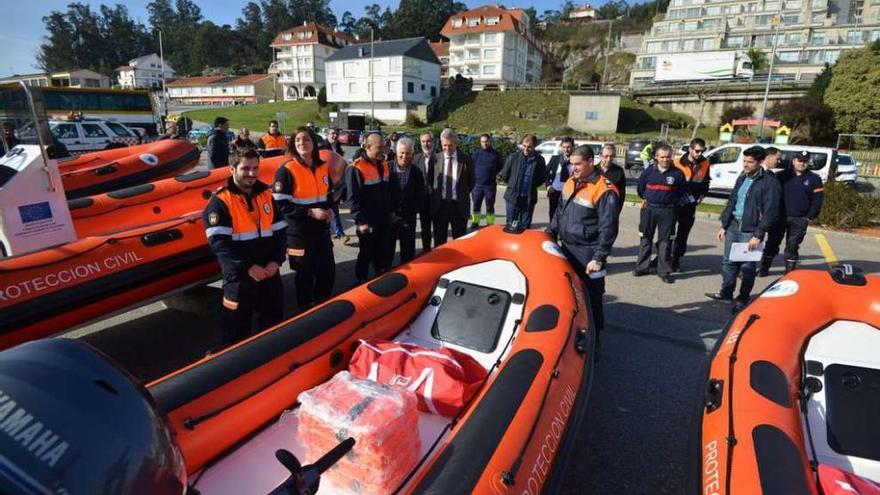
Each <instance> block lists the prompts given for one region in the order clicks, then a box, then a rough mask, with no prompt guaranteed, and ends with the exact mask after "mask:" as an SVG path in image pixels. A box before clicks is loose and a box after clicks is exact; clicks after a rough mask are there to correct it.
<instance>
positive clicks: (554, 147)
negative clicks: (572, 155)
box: [535, 139, 605, 164]
mask: <svg viewBox="0 0 880 495" xmlns="http://www.w3.org/2000/svg"><path fill="white" fill-rule="evenodd" d="M584 144H586V145H588V146H590V147H591V148H593V154H595V155H596V156H599V154H600V153H601V151H602V146H604V145H605V143H603V142H602V141H585V140H583V139H575V140H574V146H575V148H577V147H578V146H581V145H584ZM535 151H536V152H538V154H539V155H541V156H543V157H544V163H547V164H549V163H550V159H551V158H553V155H558V154H560V153H562V140H560V139H550V140H547V141H543V142H542V143H541V144H539V145H538V146H536V147H535Z"/></svg>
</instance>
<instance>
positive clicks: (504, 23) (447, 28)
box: [440, 5, 544, 52]
mask: <svg viewBox="0 0 880 495" xmlns="http://www.w3.org/2000/svg"><path fill="white" fill-rule="evenodd" d="M525 16H526V13H525V11H524V10H523V9H518V8H517V9H505V8H502V7H499V6H497V5H483V6H482V7H477V8H475V9H471V10H468V11H467V12H462V13H460V14H455V15H452V16H450V17H449V19H446V24H444V25H443V29H441V30H440V34H442V35H443V36H444V37H446V38H449V37H450V36H455V35H458V34H471V33H500V32H504V31H516V32H517V33H519V34H521V35H523V36H525V38H526V39H527V40H529V42H531V43H532V45H533V46H535V47H536V48H537V49H539V50H541V51H542V52H543V51H544V50H543V49H542V48H541V45H540V44H539V43H538V42H537V41H536V40H535V38H534V37H533V36H532V35H531V33H530V32H529V30H528V28H526V26H525V21H524V20H525ZM490 17H497V18H498V23H497V24H494V25H489V24H486V19H487V18H490ZM473 18H479V19H480V22H479V24H477V25H476V26H469V25H468V19H473ZM456 19H461V21H462V22H461V26H458V27H454V26H453V21H455V20H456Z"/></svg>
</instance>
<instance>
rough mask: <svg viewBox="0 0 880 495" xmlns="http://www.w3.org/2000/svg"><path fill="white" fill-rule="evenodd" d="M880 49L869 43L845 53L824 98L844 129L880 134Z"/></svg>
mask: <svg viewBox="0 0 880 495" xmlns="http://www.w3.org/2000/svg"><path fill="white" fill-rule="evenodd" d="M877 81H880V49H878V47H877V46H871V45H869V46H866V47H864V48H859V49H856V50H850V51H847V52H845V53H844V54H843V55H842V56H841V57H840V59H839V60H838V61H837V64H835V65H834V72H833V75H832V76H831V82H830V83H829V84H828V89H826V90H825V97H824V101H825V104H827V105H828V106H829V107H830V108H831V110H832V111H833V112H834V117H835V119H836V121H837V128H838V130H839V131H842V132H859V133H865V134H877V133H880V84H877Z"/></svg>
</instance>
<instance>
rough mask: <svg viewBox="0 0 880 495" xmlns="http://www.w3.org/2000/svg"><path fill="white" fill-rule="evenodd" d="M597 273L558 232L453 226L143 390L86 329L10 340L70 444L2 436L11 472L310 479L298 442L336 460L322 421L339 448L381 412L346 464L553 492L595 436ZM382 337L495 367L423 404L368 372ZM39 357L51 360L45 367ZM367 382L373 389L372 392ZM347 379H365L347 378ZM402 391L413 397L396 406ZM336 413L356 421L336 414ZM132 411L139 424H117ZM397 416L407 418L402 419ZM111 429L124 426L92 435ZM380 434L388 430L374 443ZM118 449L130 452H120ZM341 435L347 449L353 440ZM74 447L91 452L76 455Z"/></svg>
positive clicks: (398, 381) (3, 359)
mask: <svg viewBox="0 0 880 495" xmlns="http://www.w3.org/2000/svg"><path fill="white" fill-rule="evenodd" d="M584 290H585V289H584V287H583V285H582V283H581V281H580V279H579V278H578V276H577V275H576V274H575V272H574V271H573V269H572V268H571V266H570V265H569V264H568V262H567V261H566V260H565V258H564V256H563V255H562V254H561V252H560V251H559V250H558V248H557V247H556V245H555V244H553V243H552V242H551V241H550V240H549V238H548V237H547V236H546V235H545V234H543V233H541V232H537V231H527V232H525V233H522V234H508V233H504V232H502V229H501V227H497V226H496V227H487V228H486V229H483V230H481V231H479V232H476V233H472V234H470V235H469V236H465V237H463V238H461V239H458V240H455V241H452V242H449V243H447V244H445V245H443V246H441V247H439V248H437V249H435V250H434V251H432V252H431V253H428V254H426V255H423V256H421V257H419V258H417V259H416V260H414V261H413V262H411V263H409V264H406V265H403V266H401V267H398V268H397V269H395V270H393V271H392V272H389V273H387V274H385V275H382V276H381V277H379V278H377V279H374V280H373V281H371V282H369V283H367V284H365V285H362V286H359V287H356V288H354V289H352V290H350V291H348V292H345V293H343V294H341V295H339V296H337V297H335V298H334V299H331V300H329V301H327V302H325V303H324V304H322V305H320V306H317V307H315V308H313V309H312V310H310V311H309V312H307V313H304V314H302V315H300V316H297V317H295V318H293V319H291V320H288V321H286V322H283V323H281V324H279V325H278V326H276V327H273V328H270V329H267V330H265V331H263V332H261V333H259V334H257V335H255V336H253V337H251V338H249V339H247V340H245V341H243V342H241V343H239V344H237V345H235V346H232V347H229V348H227V349H225V350H223V351H221V352H219V353H217V354H213V355H211V356H209V357H207V358H205V359H203V360H201V361H199V362H197V363H194V364H192V365H190V366H188V367H186V368H183V369H181V370H179V371H177V372H174V373H172V374H170V375H168V376H166V377H163V378H161V379H159V380H156V381H154V382H152V383H149V384H148V385H146V388H145V389H144V387H142V386H140V385H138V384H136V383H135V382H134V381H133V380H132V379H131V378H130V377H129V376H128V375H127V374H125V373H122V372H119V371H118V370H114V369H113V366H111V365H108V364H107V362H106V361H104V360H103V359H101V358H100V356H98V353H97V351H93V350H91V349H89V348H88V347H87V344H84V343H80V342H75V341H70V340H66V339H49V340H41V341H37V342H31V343H27V344H24V345H21V346H18V347H15V348H13V349H10V350H7V351H4V352H3V353H0V389H2V393H5V394H8V396H9V397H8V398H11V399H13V400H16V401H17V403H18V404H19V406H20V407H22V408H26V409H27V410H28V411H32V412H33V413H32V414H33V415H35V416H34V417H35V418H39V419H40V421H41V422H42V423H41V428H44V429H46V430H47V431H48V430H51V431H52V432H53V433H52V434H53V435H55V436H56V437H57V439H61V440H63V441H64V442H65V445H66V448H65V451H64V452H56V450H54V447H56V446H54V445H48V446H45V449H43V448H42V446H41V450H39V452H38V454H37V455H36V456H35V455H34V453H33V452H34V451H33V450H29V449H31V448H32V447H33V446H32V445H30V441H17V440H15V438H18V437H13V436H12V435H2V436H0V446H2V447H3V449H4V456H6V458H7V459H8V460H7V461H6V462H7V464H8V463H11V464H12V466H11V467H10V466H8V465H7V466H6V468H7V469H0V479H2V478H3V476H4V475H8V474H9V473H14V474H17V475H19V476H21V477H23V478H25V479H28V480H31V481H32V482H33V483H35V484H39V483H43V482H51V486H56V487H57V486H65V483H66V481H65V480H69V481H70V483H71V484H73V483H78V486H79V487H80V488H81V490H80V492H81V493H96V492H97V491H98V488H97V487H101V486H106V485H105V484H102V483H107V482H109V479H111V478H112V480H113V483H114V485H113V486H115V487H122V488H124V489H123V490H122V492H125V493H129V492H128V491H127V490H128V487H133V486H137V489H136V490H134V491H132V492H130V493H149V494H153V495H162V494H166V493H175V494H180V493H181V492H182V490H183V488H184V487H187V486H188V487H189V488H191V489H193V491H192V492H193V493H196V492H197V493H201V494H203V495H210V494H236V495H238V494H242V493H248V494H260V493H270V492H271V493H310V492H299V491H296V490H295V489H290V490H286V489H284V487H285V486H288V487H289V486H290V483H291V480H290V477H291V470H296V469H297V468H298V466H300V463H299V462H298V461H297V459H300V460H301V461H302V463H303V464H306V463H316V464H317V465H323V467H324V468H326V467H327V464H328V463H327V462H325V460H326V458H325V457H321V459H325V460H322V461H320V462H316V461H317V460H318V456H317V455H312V454H310V452H313V451H314V448H312V447H314V445H310V442H312V441H314V439H315V437H314V435H315V434H316V430H327V431H330V432H331V434H332V435H333V436H332V437H331V438H330V440H331V442H332V443H334V444H335V443H337V442H339V441H342V442H343V446H342V447H340V449H342V451H344V450H347V449H348V448H349V447H350V446H351V444H352V441H349V440H347V439H346V437H353V438H354V437H358V434H357V431H356V429H355V427H354V425H353V421H354V420H355V418H358V417H361V416H364V415H367V414H370V413H371V411H372V412H374V413H375V414H374V415H373V416H371V417H372V422H371V426H372V428H373V430H372V433H370V434H369V435H361V436H360V437H358V438H354V440H355V445H354V449H353V450H352V451H351V452H349V453H348V454H346V455H345V456H344V457H345V459H344V460H342V461H340V464H344V463H347V464H348V465H349V466H348V467H349V468H352V469H358V468H361V469H363V468H364V465H369V466H371V468H370V469H371V470H370V471H369V475H370V476H381V475H382V474H383V471H384V470H385V469H388V466H387V464H383V463H381V462H368V460H369V459H372V460H373V461H376V459H377V458H381V459H385V460H387V461H388V462H394V461H395V460H399V459H402V458H406V459H410V460H411V464H407V465H405V466H404V467H405V470H404V471H402V472H401V473H399V475H398V476H399V477H398V478H395V479H396V481H397V482H396V483H395V485H394V486H393V489H389V490H388V491H387V492H384V493H391V492H397V493H436V494H449V493H479V494H482V493H511V494H514V493H515V494H517V495H520V494H524V493H525V494H537V493H544V492H550V491H553V489H554V488H557V487H558V486H559V484H560V483H561V481H562V479H563V475H564V468H565V464H566V462H565V461H566V459H567V457H568V455H569V454H570V453H571V452H572V450H573V449H574V448H584V446H583V445H579V444H576V438H577V436H578V432H579V429H580V425H581V421H582V417H583V412H584V409H585V405H586V399H587V395H588V391H589V385H590V378H591V369H592V363H593V359H592V356H593V345H594V331H593V329H592V327H591V320H590V317H589V310H588V306H587V304H586V300H585V292H584ZM377 341H382V342H385V344H384V345H385V346H386V347H385V348H386V349H388V347H387V346H389V345H390V346H398V347H400V348H405V349H407V350H408V352H407V354H408V355H415V354H436V355H440V354H444V353H447V352H448V353H452V352H454V353H455V355H457V356H460V357H461V358H462V359H464V358H465V357H466V359H467V361H468V362H469V363H471V365H473V366H475V367H478V368H479V369H480V372H481V374H480V379H479V381H477V382H474V387H473V388H472V389H470V394H469V395H468V396H467V399H466V400H465V401H463V402H460V403H459V404H458V407H457V408H456V409H454V410H453V411H452V412H450V411H449V410H445V411H442V414H435V413H434V412H431V410H430V409H428V410H422V408H421V406H419V408H418V409H417V408H416V406H415V404H416V399H415V396H414V395H412V392H411V390H412V389H411V388H409V387H408V388H403V387H404V386H405V385H406V380H404V378H405V377H404V376H401V375H394V376H393V377H392V379H391V381H388V382H387V383H383V384H378V383H375V382H374V381H371V380H370V379H369V377H367V378H366V379H359V380H357V381H356V383H357V385H356V386H353V385H352V384H353V383H355V381H353V379H351V378H350V375H353V374H355V372H356V370H355V368H354V366H353V361H354V359H356V358H355V357H353V356H356V355H357V354H358V353H360V352H362V351H365V350H369V349H372V348H375V347H374V346H373V343H375V342H377ZM376 345H379V344H376ZM414 349H422V351H419V352H415V351H413V350H414ZM29 363H34V365H33V366H40V368H38V369H40V370H42V371H40V372H33V373H31V372H30V371H28V369H29V367H32V366H31V365H30V364H29ZM37 363H40V364H37ZM43 363H46V364H43ZM35 369H36V368H35ZM383 369H384V368H383ZM378 376H380V377H381V376H382V372H381V371H380V372H379V373H378ZM427 383H434V382H433V381H430V382H425V392H424V394H423V396H422V398H424V399H426V398H429V397H430V393H429V392H428V389H429V387H428V386H427ZM59 387H60V389H61V390H55V389H56V388H59ZM334 387H335V388H334ZM340 387H348V388H340ZM352 387H353V388H352ZM438 388H439V387H435V390H437V389H438ZM366 389H370V390H373V391H374V392H375V394H373V395H365V396H360V395H357V392H358V390H366ZM138 390H140V391H138ZM343 390H349V392H350V393H338V392H339V391H343ZM322 394H323V400H325V401H329V403H337V404H339V403H345V402H346V401H349V402H348V403H347V404H349V405H346V406H344V408H343V409H342V410H341V411H342V412H341V413H340V414H338V415H335V417H334V415H332V414H331V415H329V416H328V415H327V414H326V411H328V410H329V409H325V408H315V407H312V405H313V404H314V403H315V402H316V401H317V400H318V399H319V396H321V395H322ZM74 396H75V397H74ZM3 399H4V398H3V397H0V400H3ZM386 399H387V400H386ZM395 400H396V401H397V402H395ZM420 400H421V399H420ZM352 401H353V402H352ZM325 404H327V402H325ZM351 404H354V405H353V406H351ZM389 404H397V406H399V408H402V409H400V410H401V411H403V410H405V414H400V415H396V416H394V415H392V414H391V413H392V412H393V411H392V410H391V409H393V408H389V407H385V406H388V405H389ZM419 404H421V403H419ZM380 405H382V407H380ZM307 409H308V411H307ZM120 411H127V412H126V414H120ZM321 411H325V413H324V419H325V420H326V422H322V420H321V419H320V416H321ZM103 416H107V417H108V418H110V419H108V420H107V421H105V420H104V419H103ZM111 417H112V418H111ZM392 417H393V418H395V419H393V420H391V419H389V420H387V421H383V420H382V418H392ZM76 418H79V419H76ZM337 421H342V422H346V421H347V422H348V424H349V427H347V428H343V429H341V430H336V429H334V424H336V422H337ZM118 423H127V425H126V426H125V427H124V428H122V427H119V426H113V425H117V424H118ZM300 423H303V424H305V425H306V427H305V428H300V427H298V425H299V424H300ZM73 425H75V426H73ZM93 426H94V428H93ZM361 426H364V425H359V426H358V427H361ZM392 429H396V433H395V435H389V434H387V432H389V431H390V430H392ZM86 431H88V432H90V433H89V435H83V434H81V432H86ZM37 433H39V432H37ZM105 433H107V434H111V435H112V438H113V441H112V442H108V443H101V445H105V446H106V448H103V447H102V448H101V449H97V448H94V447H95V446H97V445H98V442H103V440H101V438H103V436H104V435H105ZM337 437H338V440H337ZM392 437H393V438H392ZM377 438H381V439H384V443H375V444H374V445H373V449H374V450H372V451H365V450H363V449H361V450H359V448H360V447H361V446H363V445H364V444H365V443H366V444H369V443H370V442H371V441H373V440H375V439H377ZM61 440H58V441H56V442H55V443H59V442H60V441H61ZM392 440H393V441H392ZM128 442H131V443H132V444H133V445H132V446H131V448H127V443H128ZM43 443H45V442H43ZM107 449H110V450H109V451H113V452H116V451H118V452H125V455H124V456H122V455H120V456H112V455H108V454H107V452H109V451H108V450H107ZM321 450H322V449H319V450H318V452H321ZM334 451H335V452H336V454H335V455H334V456H333V457H335V458H339V457H340V455H339V452H341V451H340V450H337V449H334V450H333V451H331V452H334ZM65 452H73V453H76V455H70V456H68V458H64V455H65ZM49 453H54V454H55V455H54V456H52V457H51V459H49V460H53V461H55V462H56V463H57V464H53V465H57V468H56V469H54V470H48V469H43V468H44V464H45V463H47V462H49V460H46V459H43V458H44V457H45V458H47V459H48V458H49ZM41 456H42V457H41ZM276 458H277V460H276ZM40 461H42V462H40ZM398 467H400V466H398ZM337 468H339V469H342V467H340V466H337V467H334V468H332V469H330V470H329V471H328V472H327V473H325V475H331V474H332V473H333V470H334V469H337ZM84 473H88V474H89V476H84ZM135 473H137V475H138V476H135ZM294 481H296V480H294ZM299 481H303V480H302V478H300V479H299ZM307 481H308V480H307ZM311 481H315V480H314V479H312V480H311ZM358 481H359V480H350V482H351V483H353V486H351V487H348V488H350V489H349V490H338V489H337V488H332V487H331V486H332V485H324V484H322V485H321V486H322V487H324V488H323V489H322V490H320V491H318V493H332V494H337V493H346V492H348V493H374V492H369V491H366V490H360V489H359V487H360V488H363V486H362V485H359V484H358ZM361 481H365V480H361ZM128 483H135V484H133V485H132V484H128Z"/></svg>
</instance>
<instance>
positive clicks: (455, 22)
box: [452, 19, 461, 28]
mask: <svg viewBox="0 0 880 495" xmlns="http://www.w3.org/2000/svg"><path fill="white" fill-rule="evenodd" d="M452 27H457V28H458V27H461V19H453V20H452Z"/></svg>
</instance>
